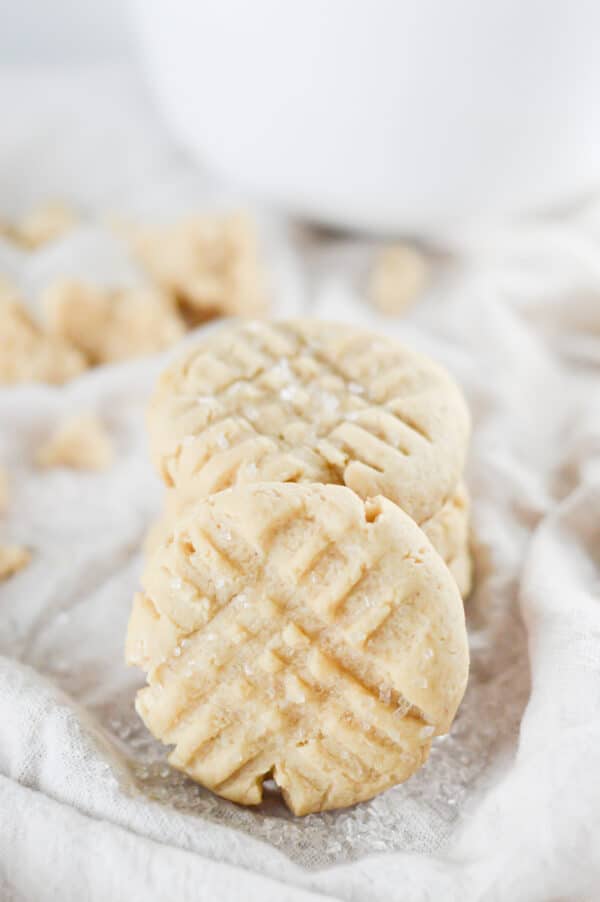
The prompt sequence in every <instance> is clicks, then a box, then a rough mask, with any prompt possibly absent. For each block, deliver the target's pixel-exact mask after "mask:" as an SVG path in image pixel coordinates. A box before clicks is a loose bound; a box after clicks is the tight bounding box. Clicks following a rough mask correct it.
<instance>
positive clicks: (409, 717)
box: [127, 483, 468, 814]
mask: <svg viewBox="0 0 600 902" xmlns="http://www.w3.org/2000/svg"><path fill="white" fill-rule="evenodd" d="M143 584H144V593H143V594H140V595H138V596H137V598H136V601H135V603H134V609H133V613H132V617H131V621H130V625H129V632H128V639H127V658H128V661H129V663H132V664H137V665H139V666H141V667H143V668H144V670H145V671H146V672H147V675H148V683H149V685H148V687H147V688H145V689H143V690H141V692H140V693H139V695H138V698H137V703H136V706H137V710H138V712H139V713H140V715H141V716H142V718H143V719H144V721H145V723H146V725H147V726H148V728H149V729H150V731H151V732H152V733H153V734H154V735H155V736H156V737H158V738H159V739H161V740H162V741H163V742H165V743H168V744H169V745H173V746H174V749H173V751H172V752H171V755H170V759H169V760H170V762H171V763H172V764H173V766H175V767H177V768H179V769H180V770H182V771H184V772H185V773H187V774H188V775H189V776H191V777H192V778H193V779H195V780H197V781H199V782H200V783H202V784H203V785H205V786H207V787H209V788H210V789H212V790H214V791H215V792H216V793H218V794H219V795H222V796H224V797H225V798H228V799H232V800H234V801H236V802H240V803H243V804H258V803H259V802H260V801H261V799H262V793H263V788H262V787H263V781H264V780H265V779H267V778H269V777H272V778H273V779H274V780H275V781H276V783H277V784H278V785H279V786H280V787H281V790H282V792H283V796H284V799H285V801H286V802H287V804H288V806H289V807H290V808H291V810H292V811H293V812H294V813H296V814H306V813H308V812H311V811H321V810H325V809H328V808H337V807H341V806H345V805H351V804H353V803H355V802H358V801H361V800H364V799H368V798H371V797H372V796H373V795H375V794H376V793H378V792H381V791H382V790H384V789H386V788H388V787H390V786H393V785H395V784H397V783H400V782H402V781H403V780H406V779H407V778H408V777H409V776H410V775H411V774H412V773H414V771H415V770H417V769H418V768H419V767H420V766H421V765H422V764H423V763H424V762H425V760H426V759H427V756H428V753H429V747H430V743H431V739H432V737H433V736H435V735H438V734H441V733H445V732H447V731H448V729H449V728H450V725H451V723H452V720H453V718H454V715H455V713H456V709H457V707H458V705H459V703H460V700H461V698H462V696H463V693H464V689H465V685H466V680H467V673H468V648H467V639H466V631H465V622H464V612H463V606H462V602H461V599H460V596H459V593H458V590H457V588H456V584H455V583H454V580H453V579H452V577H451V575H450V573H449V571H448V568H447V567H446V566H445V564H444V563H443V561H442V559H441V558H440V557H439V555H438V554H437V553H436V552H435V550H434V549H433V547H432V546H431V544H430V542H429V540H428V539H427V537H426V536H425V535H424V533H423V532H422V531H421V530H420V529H419V527H418V526H417V525H416V524H415V523H414V522H413V521H412V520H411V519H410V518H409V517H408V516H407V515H406V514H404V513H403V512H402V511H401V510H400V509H399V508H398V507H397V506H396V505H394V504H392V503H391V502H389V501H387V500H386V499H384V498H381V497H378V498H375V499H373V500H370V501H367V502H363V501H361V499H360V498H358V497H357V495H356V494H355V493H354V492H352V491H350V490H349V489H347V488H346V487H342V486H323V485H307V484H302V485H292V484H287V485H280V484H260V483H259V484H255V485H248V486H237V487H235V488H233V489H230V490H228V491H224V492H221V493H219V494H217V495H214V496H212V497H208V498H205V499H203V500H201V501H199V502H198V503H197V504H196V505H194V506H193V507H192V508H191V509H190V510H189V511H187V512H186V513H185V515H184V516H182V517H181V519H179V520H178V521H177V522H176V524H175V525H174V526H173V528H172V530H171V532H170V533H169V535H168V536H167V537H166V540H165V541H164V542H163V543H161V544H160V545H159V547H157V548H156V549H155V551H154V554H153V555H152V556H151V558H150V559H149V560H148V562H147V567H146V572H145V575H144V580H143Z"/></svg>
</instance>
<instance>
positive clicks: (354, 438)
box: [148, 320, 470, 522]
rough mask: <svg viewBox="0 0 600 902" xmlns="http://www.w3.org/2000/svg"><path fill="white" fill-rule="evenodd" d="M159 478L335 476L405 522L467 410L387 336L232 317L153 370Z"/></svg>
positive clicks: (451, 387) (448, 478) (456, 465)
mask: <svg viewBox="0 0 600 902" xmlns="http://www.w3.org/2000/svg"><path fill="white" fill-rule="evenodd" d="M148 426H149V433H150V446H151V453H152V457H153V461H154V463H155V465H156V467H157V469H158V471H159V472H160V473H161V475H162V476H163V479H164V480H165V482H166V484H167V485H171V486H181V485H185V484H186V483H188V482H190V481H193V482H194V483H196V484H197V486H198V495H208V494H211V493H214V492H218V491H222V490H223V489H226V488H228V487H230V486H232V485H234V484H236V483H238V482H256V481H269V482H271V481H273V482H299V481H309V482H322V483H331V484H336V483H337V484H345V485H347V486H348V487H349V488H351V489H353V490H354V491H355V492H356V493H357V494H358V495H359V496H360V497H361V498H368V497H373V496H375V495H378V494H381V495H383V496H384V497H386V498H389V499H390V500H392V501H394V502H396V503H397V504H399V505H400V507H402V509H403V510H405V511H406V512H407V513H408V514H410V516H411V517H413V519H415V520H416V521H417V522H421V521H423V520H426V519H427V518H428V517H431V516H433V514H435V513H436V512H437V511H438V510H439V509H440V508H441V507H442V506H443V504H444V503H445V502H446V501H447V500H448V499H449V498H450V497H451V495H452V494H453V493H454V491H455V489H456V486H457V484H458V482H459V479H460V476H461V473H462V471H463V467H464V462H465V455H466V448H467V442H468V437H469V429H470V424H469V414H468V410H467V407H466V404H465V401H464V399H463V397H462V394H461V392H460V390H459V389H458V388H457V386H456V385H455V383H454V382H453V381H452V379H451V378H450V376H449V375H448V374H447V373H446V371H445V370H443V369H442V368H441V367H439V366H437V365H436V364H435V363H433V362H432V361H430V360H429V359H428V358H426V357H424V356H422V355H421V354H417V353H416V352H414V351H411V350H409V349H407V348H405V347H403V346H402V345H400V344H398V343H397V342H395V341H393V340H391V339H389V338H384V337H381V336H377V335H374V334H372V333H369V332H366V331H364V330H362V329H358V328H356V327H352V326H347V325H344V324H339V323H328V322H321V321H319V320H297V321H290V322H273V323H266V322H235V323H233V324H229V325H225V326H224V327H223V328H221V329H219V330H218V331H216V332H211V333H210V334H209V335H207V336H206V337H205V338H204V339H203V340H202V341H201V342H200V343H199V344H197V345H196V346H194V347H193V348H192V349H191V350H190V351H188V353H187V354H186V355H185V356H184V357H183V358H182V359H180V360H178V361H176V362H175V363H174V364H173V365H172V366H170V367H169V368H168V369H167V371H166V372H165V373H164V374H163V376H162V377H161V379H160V380H159V384H158V386H157V389H156V391H155V394H154V397H153V398H152V401H151V404H150V407H149V412H148Z"/></svg>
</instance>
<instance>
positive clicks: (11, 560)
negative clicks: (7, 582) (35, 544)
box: [0, 545, 31, 581]
mask: <svg viewBox="0 0 600 902" xmlns="http://www.w3.org/2000/svg"><path fill="white" fill-rule="evenodd" d="M30 560H31V552H30V551H29V549H27V548H25V546H24V545H0V581H1V580H4V579H8V578H9V577H10V576H14V574H15V573H18V572H19V570H22V569H23V567H26V566H27V564H28V563H29V561H30Z"/></svg>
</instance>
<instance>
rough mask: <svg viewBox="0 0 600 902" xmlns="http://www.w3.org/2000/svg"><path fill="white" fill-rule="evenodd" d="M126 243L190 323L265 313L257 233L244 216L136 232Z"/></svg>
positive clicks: (195, 219)
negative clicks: (220, 317) (179, 307)
mask: <svg viewBox="0 0 600 902" xmlns="http://www.w3.org/2000/svg"><path fill="white" fill-rule="evenodd" d="M129 240H130V242H131V246H132V249H133V252H134V254H135V255H136V257H137V258H138V260H139V261H140V263H141V264H142V265H143V266H144V267H145V269H146V270H147V272H148V273H149V274H150V276H151V277H152V278H153V279H155V280H156V282H157V283H158V285H160V286H161V287H162V288H163V289H164V290H165V291H168V292H169V293H170V294H171V295H172V296H173V297H174V298H175V299H176V301H177V302H178V303H179V305H180V306H181V309H182V310H183V311H184V313H185V314H186V315H187V317H188V319H189V320H190V322H191V323H198V322H203V321H205V320H207V319H210V318H212V317H214V316H256V315H260V314H263V313H265V312H266V310H267V308H268V304H269V299H268V289H267V279H266V274H265V272H264V269H263V267H262V264H261V261H260V257H259V247H258V237H257V233H256V228H255V225H254V223H253V222H252V220H251V219H250V218H249V217H247V216H245V215H244V214H235V215H228V216H222V217H217V216H193V217H188V218H185V219H182V220H180V221H178V222H175V223H172V224H168V225H162V226H142V227H137V228H134V229H132V230H130V232H129Z"/></svg>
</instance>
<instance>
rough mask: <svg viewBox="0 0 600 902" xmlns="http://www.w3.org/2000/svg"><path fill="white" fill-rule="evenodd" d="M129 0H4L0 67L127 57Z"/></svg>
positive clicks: (0, 11) (0, 4) (1, 1)
mask: <svg viewBox="0 0 600 902" xmlns="http://www.w3.org/2000/svg"><path fill="white" fill-rule="evenodd" d="M128 15H129V4H128V3H127V0H99V2H95V3H94V2H91V0H18V2H15V0H0V63H7V62H35V63H45V62H52V63H54V62H62V61H64V60H65V59H73V60H83V59H85V60H99V59H123V58H125V57H127V56H129V55H131V46H132V42H131V31H130V28H129V22H128Z"/></svg>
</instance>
